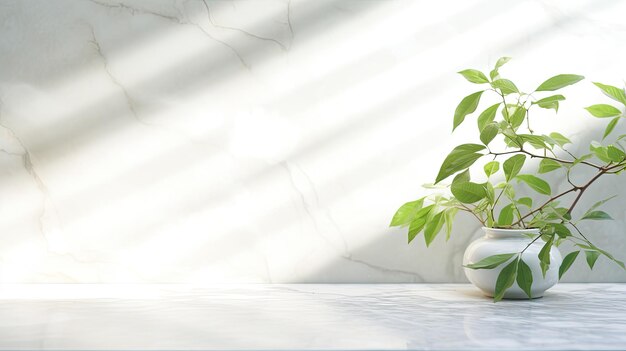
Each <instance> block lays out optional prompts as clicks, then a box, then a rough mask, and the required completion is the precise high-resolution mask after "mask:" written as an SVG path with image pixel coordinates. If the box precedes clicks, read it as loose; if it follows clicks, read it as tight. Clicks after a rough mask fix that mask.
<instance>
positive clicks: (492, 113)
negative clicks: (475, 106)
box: [478, 103, 500, 131]
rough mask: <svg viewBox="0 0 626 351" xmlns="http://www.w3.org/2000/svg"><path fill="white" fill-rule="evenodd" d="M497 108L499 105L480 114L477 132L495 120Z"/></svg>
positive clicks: (490, 107)
mask: <svg viewBox="0 0 626 351" xmlns="http://www.w3.org/2000/svg"><path fill="white" fill-rule="evenodd" d="M498 107H500V103H497V104H495V105H492V106H489V107H488V108H487V109H486V110H484V111H483V112H481V114H480V115H479V116H478V131H482V130H483V129H484V128H485V126H486V125H488V124H489V123H491V122H493V120H494V119H495V118H496V113H497V112H498Z"/></svg>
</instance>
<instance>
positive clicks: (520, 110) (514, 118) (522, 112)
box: [509, 106, 528, 130]
mask: <svg viewBox="0 0 626 351" xmlns="http://www.w3.org/2000/svg"><path fill="white" fill-rule="evenodd" d="M527 111H528V110H526V108H524V107H522V106H518V107H517V108H516V109H515V112H513V114H512V115H511V116H510V117H509V123H511V126H512V127H513V128H514V129H516V130H517V128H519V126H521V125H522V123H523V122H524V118H526V112H527Z"/></svg>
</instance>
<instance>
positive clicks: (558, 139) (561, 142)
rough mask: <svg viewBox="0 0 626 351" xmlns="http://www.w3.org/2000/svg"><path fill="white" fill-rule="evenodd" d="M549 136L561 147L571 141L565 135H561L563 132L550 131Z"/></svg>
mask: <svg viewBox="0 0 626 351" xmlns="http://www.w3.org/2000/svg"><path fill="white" fill-rule="evenodd" d="M550 138H552V140H554V141H556V143H557V144H559V146H560V147H563V146H565V145H567V144H571V143H572V141H571V140H569V139H568V138H566V137H565V136H563V134H560V133H557V132H553V133H550Z"/></svg>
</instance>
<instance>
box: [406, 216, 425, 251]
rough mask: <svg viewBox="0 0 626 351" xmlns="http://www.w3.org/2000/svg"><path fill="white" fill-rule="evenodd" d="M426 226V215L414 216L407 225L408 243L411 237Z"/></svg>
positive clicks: (411, 239) (413, 237)
mask: <svg viewBox="0 0 626 351" xmlns="http://www.w3.org/2000/svg"><path fill="white" fill-rule="evenodd" d="M424 226H426V217H420V218H416V219H414V220H413V222H411V224H410V225H409V234H408V239H409V240H408V243H409V244H410V243H411V241H413V239H415V237H416V236H417V234H419V233H420V232H421V231H422V229H424Z"/></svg>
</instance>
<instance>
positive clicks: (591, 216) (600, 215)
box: [581, 211, 613, 220]
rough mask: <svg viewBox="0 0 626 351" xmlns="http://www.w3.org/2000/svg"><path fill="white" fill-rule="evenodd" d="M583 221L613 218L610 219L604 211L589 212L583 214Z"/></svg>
mask: <svg viewBox="0 0 626 351" xmlns="http://www.w3.org/2000/svg"><path fill="white" fill-rule="evenodd" d="M583 219H593V220H607V219H613V218H611V216H609V214H608V213H606V212H604V211H591V212H587V213H585V215H584V216H583V217H582V218H581V220H583Z"/></svg>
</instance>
